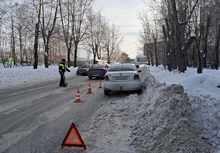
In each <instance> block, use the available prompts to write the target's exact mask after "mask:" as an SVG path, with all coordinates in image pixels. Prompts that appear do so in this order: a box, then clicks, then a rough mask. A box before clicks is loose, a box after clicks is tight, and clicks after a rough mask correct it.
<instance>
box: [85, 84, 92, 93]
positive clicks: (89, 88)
mask: <svg viewBox="0 0 220 153" xmlns="http://www.w3.org/2000/svg"><path fill="white" fill-rule="evenodd" d="M86 94H92V90H91V86H90V83H89V86H88V91H87V93H86Z"/></svg>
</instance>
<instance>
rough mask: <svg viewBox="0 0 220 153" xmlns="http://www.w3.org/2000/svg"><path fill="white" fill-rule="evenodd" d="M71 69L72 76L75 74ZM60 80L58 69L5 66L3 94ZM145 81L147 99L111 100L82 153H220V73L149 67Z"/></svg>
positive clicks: (0, 74)
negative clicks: (26, 86)
mask: <svg viewBox="0 0 220 153" xmlns="http://www.w3.org/2000/svg"><path fill="white" fill-rule="evenodd" d="M70 69H71V72H70V73H67V74H66V76H67V77H68V76H70V75H75V68H73V67H71V68H70ZM56 78H59V74H58V69H57V66H51V67H50V68H49V69H45V68H44V67H38V69H37V70H33V68H32V67H15V68H3V66H0V89H5V88H9V87H13V86H23V85H28V84H30V83H34V82H41V81H46V80H51V79H56ZM141 79H142V82H143V88H144V90H143V93H142V94H140V95H137V94H130V95H128V96H125V97H123V96H122V97H121V98H118V97H112V98H110V101H109V102H108V103H107V104H105V105H103V106H100V109H99V111H98V112H97V113H96V114H95V115H94V116H93V120H92V121H91V123H90V124H89V125H88V127H84V128H83V129H80V133H81V136H82V138H83V140H84V142H85V144H86V146H87V150H82V149H81V150H80V149H76V150H77V151H78V152H85V153H87V152H88V153H112V152H117V153H119V152H120V153H143V152H144V153H210V152H211V153H220V88H219V87H218V86H220V70H211V69H204V70H203V73H202V74H197V70H196V69H194V68H188V69H187V71H186V72H185V73H178V72H168V71H166V70H163V68H161V67H149V66H146V67H143V68H142V72H141ZM88 129H89V130H88ZM76 150H75V151H76ZM59 152H71V150H68V149H66V150H65V149H63V150H59Z"/></svg>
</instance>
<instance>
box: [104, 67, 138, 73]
mask: <svg viewBox="0 0 220 153" xmlns="http://www.w3.org/2000/svg"><path fill="white" fill-rule="evenodd" d="M108 71H109V72H113V71H136V68H135V66H132V65H121V66H110V67H109V70H108Z"/></svg>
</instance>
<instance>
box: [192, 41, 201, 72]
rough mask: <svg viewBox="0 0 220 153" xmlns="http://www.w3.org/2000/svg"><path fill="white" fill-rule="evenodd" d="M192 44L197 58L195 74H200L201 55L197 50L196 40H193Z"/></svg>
mask: <svg viewBox="0 0 220 153" xmlns="http://www.w3.org/2000/svg"><path fill="white" fill-rule="evenodd" d="M193 43H194V46H195V48H196V55H197V56H196V57H197V73H202V64H201V63H202V62H201V53H200V50H199V48H198V45H197V40H196V38H195V39H194V41H193Z"/></svg>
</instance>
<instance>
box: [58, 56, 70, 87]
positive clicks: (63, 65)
mask: <svg viewBox="0 0 220 153" xmlns="http://www.w3.org/2000/svg"><path fill="white" fill-rule="evenodd" d="M66 71H67V72H70V70H69V69H68V68H67V67H66V60H65V59H62V61H61V62H60V63H59V73H60V77H61V78H60V87H66V86H67V83H66V82H65V72H66Z"/></svg>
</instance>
